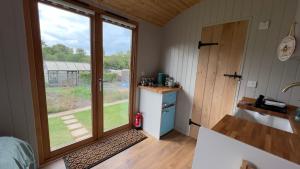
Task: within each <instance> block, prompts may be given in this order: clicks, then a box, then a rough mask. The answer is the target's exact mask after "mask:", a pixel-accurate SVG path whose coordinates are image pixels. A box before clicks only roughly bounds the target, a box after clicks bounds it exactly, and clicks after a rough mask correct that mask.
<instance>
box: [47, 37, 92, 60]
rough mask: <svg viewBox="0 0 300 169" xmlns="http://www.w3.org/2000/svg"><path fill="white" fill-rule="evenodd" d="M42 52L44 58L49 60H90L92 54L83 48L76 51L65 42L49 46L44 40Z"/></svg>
mask: <svg viewBox="0 0 300 169" xmlns="http://www.w3.org/2000/svg"><path fill="white" fill-rule="evenodd" d="M42 52H43V57H44V59H45V60H48V61H69V62H86V63H88V62H90V56H88V55H87V54H86V53H85V51H84V50H83V49H80V48H78V49H76V52H74V51H73V49H72V48H69V47H67V46H65V45H63V44H56V45H53V46H48V45H47V44H46V43H45V42H43V41H42Z"/></svg>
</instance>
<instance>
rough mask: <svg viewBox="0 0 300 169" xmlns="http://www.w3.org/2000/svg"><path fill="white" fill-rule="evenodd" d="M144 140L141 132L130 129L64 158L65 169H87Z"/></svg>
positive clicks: (144, 137)
mask: <svg viewBox="0 0 300 169" xmlns="http://www.w3.org/2000/svg"><path fill="white" fill-rule="evenodd" d="M146 138H147V137H146V136H145V135H144V134H143V133H142V132H141V131H138V130H135V129H131V130H129V131H124V132H121V133H119V134H116V135H114V136H111V137H108V138H105V139H103V140H99V141H97V142H96V143H93V144H92V145H89V146H86V147H84V148H82V149H79V150H77V151H75V152H73V153H71V154H69V155H67V156H65V157H64V158H63V159H64V162H65V165H66V168H67V169H89V168H92V167H94V166H96V165H97V164H99V163H101V162H103V161H105V160H107V159H109V158H110V157H113V156H114V155H116V154H118V153H120V152H122V151H124V150H126V149H127V148H129V147H131V146H133V145H135V144H137V143H139V142H141V141H143V140H144V139H146Z"/></svg>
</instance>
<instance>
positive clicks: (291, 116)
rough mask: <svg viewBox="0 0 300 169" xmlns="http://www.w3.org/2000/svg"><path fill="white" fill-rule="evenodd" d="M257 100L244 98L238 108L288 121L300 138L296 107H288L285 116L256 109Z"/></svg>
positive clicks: (299, 124)
mask: <svg viewBox="0 0 300 169" xmlns="http://www.w3.org/2000/svg"><path fill="white" fill-rule="evenodd" d="M255 100H256V99H253V98H248V97H244V98H243V99H242V100H241V101H239V103H238V105H237V107H238V108H240V109H247V110H252V111H256V112H259V113H262V114H268V115H271V116H277V117H281V118H285V119H288V120H289V121H290V124H291V127H292V129H293V132H294V134H297V135H299V136H300V122H297V121H296V120H295V115H296V109H297V107H296V106H292V105H288V106H287V113H286V114H284V113H279V112H275V111H270V110H265V109H261V108H257V107H254V103H255ZM299 144H300V143H299Z"/></svg>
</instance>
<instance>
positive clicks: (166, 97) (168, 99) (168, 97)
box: [163, 92, 176, 105]
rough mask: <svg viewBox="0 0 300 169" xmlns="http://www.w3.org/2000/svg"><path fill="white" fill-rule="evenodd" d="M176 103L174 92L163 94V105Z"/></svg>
mask: <svg viewBox="0 0 300 169" xmlns="http://www.w3.org/2000/svg"><path fill="white" fill-rule="evenodd" d="M175 103H176V92H172V93H166V94H163V104H167V105H169V104H175Z"/></svg>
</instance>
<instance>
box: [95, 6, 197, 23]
mask: <svg viewBox="0 0 300 169" xmlns="http://www.w3.org/2000/svg"><path fill="white" fill-rule="evenodd" d="M199 1H200V0H97V2H98V3H100V5H104V6H107V7H110V8H112V9H115V10H118V11H120V12H122V13H124V14H127V15H130V16H133V17H137V18H140V19H142V20H145V21H148V22H150V23H153V24H155V25H158V26H163V25H165V24H166V23H168V22H169V21H170V20H171V19H173V18H174V17H175V16H177V15H178V14H180V13H181V12H183V11H184V10H186V9H187V8H190V7H191V6H193V5H195V4H196V3H198V2H199Z"/></svg>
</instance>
